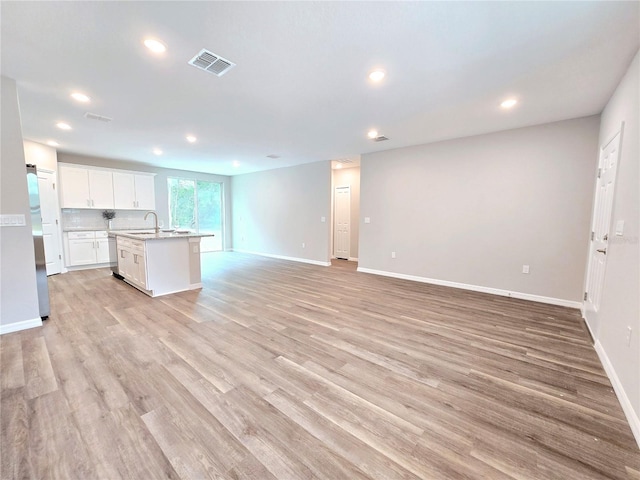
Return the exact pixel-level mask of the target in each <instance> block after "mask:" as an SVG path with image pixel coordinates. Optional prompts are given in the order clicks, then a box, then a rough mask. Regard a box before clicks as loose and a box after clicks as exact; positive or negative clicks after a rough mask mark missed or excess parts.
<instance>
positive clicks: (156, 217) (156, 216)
mask: <svg viewBox="0 0 640 480" xmlns="http://www.w3.org/2000/svg"><path fill="white" fill-rule="evenodd" d="M151 213H153V216H154V217H155V219H156V227H155V228H156V235H157V234H158V233H160V227H158V214H157V213H156V212H147V213H145V215H144V219H145V220H146V219H147V217H148V216H149V214H151Z"/></svg>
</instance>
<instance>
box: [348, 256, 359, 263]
mask: <svg viewBox="0 0 640 480" xmlns="http://www.w3.org/2000/svg"><path fill="white" fill-rule="evenodd" d="M349 261H350V262H357V261H358V257H349Z"/></svg>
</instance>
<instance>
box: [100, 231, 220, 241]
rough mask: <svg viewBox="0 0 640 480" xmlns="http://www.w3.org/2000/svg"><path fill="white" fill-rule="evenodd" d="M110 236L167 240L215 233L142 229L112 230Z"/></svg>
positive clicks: (210, 235)
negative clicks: (141, 230)
mask: <svg viewBox="0 0 640 480" xmlns="http://www.w3.org/2000/svg"><path fill="white" fill-rule="evenodd" d="M109 236H110V237H125V238H132V239H134V240H166V239H169V238H201V237H213V236H214V235H213V233H195V232H180V231H172V232H170V231H164V232H163V231H162V230H161V231H160V232H158V233H155V232H150V231H146V232H140V231H135V230H133V231H126V230H125V231H113V230H112V231H110V232H109Z"/></svg>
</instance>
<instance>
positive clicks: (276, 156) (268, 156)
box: [267, 153, 280, 160]
mask: <svg viewBox="0 0 640 480" xmlns="http://www.w3.org/2000/svg"><path fill="white" fill-rule="evenodd" d="M267 158H273V159H274V160H275V159H276V158H280V155H276V154H275V153H272V154H271V155H267Z"/></svg>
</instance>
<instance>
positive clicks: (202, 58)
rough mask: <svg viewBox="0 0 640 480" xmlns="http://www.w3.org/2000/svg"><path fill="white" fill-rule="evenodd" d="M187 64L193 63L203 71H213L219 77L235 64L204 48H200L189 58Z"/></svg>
mask: <svg viewBox="0 0 640 480" xmlns="http://www.w3.org/2000/svg"><path fill="white" fill-rule="evenodd" d="M189 65H193V66H194V67H196V68H199V69H200V70H204V71H205V72H209V73H213V74H214V75H216V76H218V77H221V76H222V75H224V74H225V73H227V72H228V71H229V70H231V69H232V68H233V67H235V66H236V64H235V63H233V62H231V61H229V60H227V59H225V58H222V57H221V56H220V55H218V54H215V53H213V52H210V51H209V50H207V49H205V48H203V49H202V50H200V53H198V54H197V55H196V56H195V57H193V58H192V59H191V60H189Z"/></svg>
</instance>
